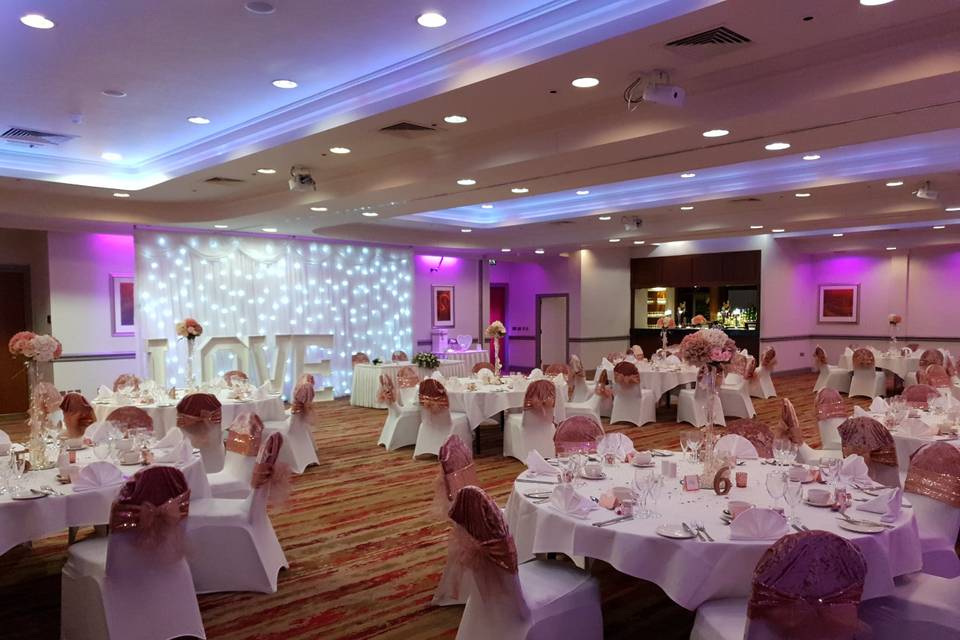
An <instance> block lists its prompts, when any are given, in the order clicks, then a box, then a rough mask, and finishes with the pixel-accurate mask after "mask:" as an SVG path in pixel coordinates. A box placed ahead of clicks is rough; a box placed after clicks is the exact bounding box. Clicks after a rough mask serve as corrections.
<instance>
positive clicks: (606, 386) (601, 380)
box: [594, 369, 613, 399]
mask: <svg viewBox="0 0 960 640" xmlns="http://www.w3.org/2000/svg"><path fill="white" fill-rule="evenodd" d="M594 393H596V394H597V395H598V396H600V397H601V398H607V399H610V398H613V389H611V388H610V380H609V379H608V378H607V370H606V369H601V370H600V373H599V374H598V375H597V385H596V387H595V388H594Z"/></svg>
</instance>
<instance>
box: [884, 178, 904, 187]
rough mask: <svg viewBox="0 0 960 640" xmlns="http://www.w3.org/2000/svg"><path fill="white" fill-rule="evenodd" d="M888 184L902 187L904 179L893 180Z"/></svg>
mask: <svg viewBox="0 0 960 640" xmlns="http://www.w3.org/2000/svg"><path fill="white" fill-rule="evenodd" d="M887 186H888V187H902V186H903V180H891V181H890V182H888V183H887Z"/></svg>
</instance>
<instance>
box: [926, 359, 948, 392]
mask: <svg viewBox="0 0 960 640" xmlns="http://www.w3.org/2000/svg"><path fill="white" fill-rule="evenodd" d="M917 382H919V383H920V384H922V385H923V384H925V385H929V386H931V387H933V388H934V389H949V388H950V387H951V386H953V382H952V381H951V380H950V375H949V374H948V373H947V370H946V368H945V367H943V366H942V365H939V364H932V365H930V366H929V367H927V368H926V369H923V370H918V371H917Z"/></svg>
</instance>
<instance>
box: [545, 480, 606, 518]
mask: <svg viewBox="0 0 960 640" xmlns="http://www.w3.org/2000/svg"><path fill="white" fill-rule="evenodd" d="M550 506H551V507H553V508H554V509H556V510H557V511H559V512H560V513H565V514H567V515H570V516H573V517H575V518H586V517H587V516H588V515H589V514H590V512H591V511H594V510H596V509H599V508H600V505H598V504H597V503H595V502H594V501H593V500H591V499H590V498H587V497H586V496H582V495H580V494H579V493H577V491H576V489H574V488H573V485H571V484H561V485H558V486H557V487H556V488H555V489H554V490H553V494H552V495H551V496H550Z"/></svg>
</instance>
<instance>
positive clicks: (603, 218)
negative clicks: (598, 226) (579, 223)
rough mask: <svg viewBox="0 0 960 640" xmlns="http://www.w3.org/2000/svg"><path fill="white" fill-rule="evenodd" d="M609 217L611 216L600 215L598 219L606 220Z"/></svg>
mask: <svg viewBox="0 0 960 640" xmlns="http://www.w3.org/2000/svg"><path fill="white" fill-rule="evenodd" d="M609 219H610V216H600V217H599V218H597V220H600V221H601V222H606V221H607V220H609Z"/></svg>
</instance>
